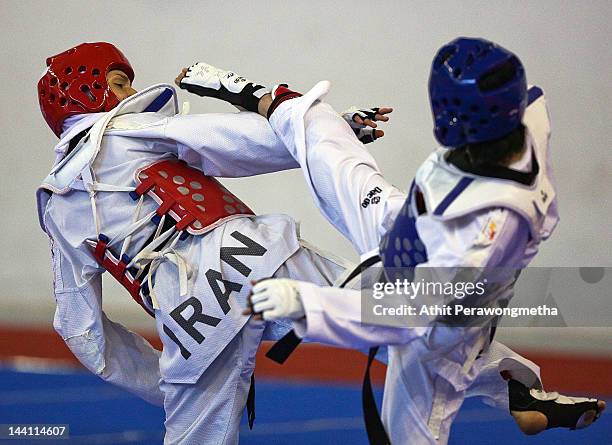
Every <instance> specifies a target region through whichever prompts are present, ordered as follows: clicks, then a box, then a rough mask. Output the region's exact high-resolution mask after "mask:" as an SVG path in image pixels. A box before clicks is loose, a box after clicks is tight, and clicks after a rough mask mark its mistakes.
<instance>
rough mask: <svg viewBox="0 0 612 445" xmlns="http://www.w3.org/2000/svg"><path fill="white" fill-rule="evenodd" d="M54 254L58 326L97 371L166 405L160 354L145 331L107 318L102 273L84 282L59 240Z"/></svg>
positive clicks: (78, 354) (77, 353) (84, 361)
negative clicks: (161, 380) (131, 328)
mask: <svg viewBox="0 0 612 445" xmlns="http://www.w3.org/2000/svg"><path fill="white" fill-rule="evenodd" d="M52 257H53V269H54V292H55V300H56V303H57V307H56V311H55V317H54V320H53V326H54V328H55V330H56V331H57V333H58V334H59V335H60V336H61V337H62V338H63V339H64V341H65V342H66V345H67V346H68V348H70V350H71V351H72V353H73V354H74V355H75V356H76V357H77V358H78V359H79V361H80V362H81V363H82V364H83V365H84V366H85V367H86V368H87V369H89V370H90V371H91V372H93V373H95V374H97V375H99V376H100V377H101V378H102V379H104V380H106V381H108V382H111V383H113V384H115V385H117V386H119V387H121V388H124V389H126V390H127V391H130V392H132V393H134V394H136V395H137V396H139V397H141V398H143V399H144V400H146V401H148V402H150V403H153V404H155V405H160V406H161V405H162V404H163V394H162V392H161V391H160V389H159V380H160V371H159V356H160V352H159V351H157V350H155V349H154V348H153V347H152V346H151V345H150V344H149V343H148V342H147V341H146V340H145V339H144V338H142V337H141V336H140V335H138V334H135V333H133V332H131V331H129V330H127V329H126V328H125V327H123V326H121V325H120V324H118V323H114V322H112V321H111V320H109V319H108V318H107V317H106V315H105V314H104V312H103V311H102V276H101V274H95V275H93V276H92V277H91V278H90V279H89V280H88V281H87V282H86V283H84V284H81V285H80V286H78V285H77V284H76V283H77V280H76V279H75V277H74V276H73V267H72V265H71V264H70V263H69V262H68V260H67V259H66V257H65V256H64V255H63V254H62V252H61V250H60V249H59V247H58V246H57V245H53V242H52Z"/></svg>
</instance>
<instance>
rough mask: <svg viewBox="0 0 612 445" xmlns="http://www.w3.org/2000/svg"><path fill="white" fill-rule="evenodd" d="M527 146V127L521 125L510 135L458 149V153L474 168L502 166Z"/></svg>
mask: <svg viewBox="0 0 612 445" xmlns="http://www.w3.org/2000/svg"><path fill="white" fill-rule="evenodd" d="M524 145H525V127H524V126H523V125H522V124H521V125H519V126H518V127H517V128H515V129H514V130H513V131H512V132H511V133H510V134H508V135H506V136H504V137H502V138H500V139H495V140H492V141H485V142H478V143H476V144H467V145H464V146H462V147H458V148H456V149H455V150H453V151H457V152H458V153H457V154H459V153H461V154H463V155H465V158H467V159H469V161H470V163H471V164H472V166H473V167H484V166H493V165H501V164H503V163H504V162H506V161H507V160H508V159H510V158H512V157H513V156H514V155H515V154H517V153H520V152H521V150H522V149H523V146H524Z"/></svg>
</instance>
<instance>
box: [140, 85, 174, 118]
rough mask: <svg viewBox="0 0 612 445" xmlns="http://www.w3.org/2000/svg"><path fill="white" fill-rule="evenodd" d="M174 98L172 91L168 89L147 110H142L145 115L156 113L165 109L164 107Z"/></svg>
mask: <svg viewBox="0 0 612 445" xmlns="http://www.w3.org/2000/svg"><path fill="white" fill-rule="evenodd" d="M171 98H172V90H171V89H170V88H166V89H165V90H164V91H163V92H162V93H161V94H160V95H159V96H157V97H156V98H155V100H153V102H151V103H150V104H149V105H148V106H147V108H145V109H144V110H142V112H143V113H155V112H157V111H159V110H161V109H162V108H163V106H164V105H166V104H167V103H168V101H169V100H170V99H171Z"/></svg>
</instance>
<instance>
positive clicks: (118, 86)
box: [106, 70, 137, 100]
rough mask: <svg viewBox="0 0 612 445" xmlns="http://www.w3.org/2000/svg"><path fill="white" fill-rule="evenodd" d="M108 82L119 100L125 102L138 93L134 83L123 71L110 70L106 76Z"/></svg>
mask: <svg viewBox="0 0 612 445" xmlns="http://www.w3.org/2000/svg"><path fill="white" fill-rule="evenodd" d="M106 82H107V83H108V86H109V88H110V89H111V91H112V92H113V93H115V96H117V99H119V100H123V99H125V98H126V97H130V96H133V95H134V94H136V93H137V91H136V90H135V89H134V88H132V82H131V81H130V78H129V77H128V75H127V74H125V73H124V72H123V71H121V70H110V71H109V72H108V74H107V75H106Z"/></svg>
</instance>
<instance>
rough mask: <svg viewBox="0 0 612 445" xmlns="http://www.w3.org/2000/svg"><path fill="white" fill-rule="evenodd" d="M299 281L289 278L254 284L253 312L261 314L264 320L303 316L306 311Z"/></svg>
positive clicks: (296, 318)
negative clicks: (299, 288)
mask: <svg viewBox="0 0 612 445" xmlns="http://www.w3.org/2000/svg"><path fill="white" fill-rule="evenodd" d="M298 283H299V282H298V281H295V280H289V279H287V278H279V279H270V280H265V281H260V282H259V283H257V284H256V285H255V286H253V290H252V295H251V297H250V300H251V305H252V308H253V313H255V314H261V316H262V317H263V319H264V320H276V319H279V318H291V319H293V320H298V319H300V318H303V317H304V316H305V313H304V306H303V305H302V300H301V299H300V293H299V290H298Z"/></svg>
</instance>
